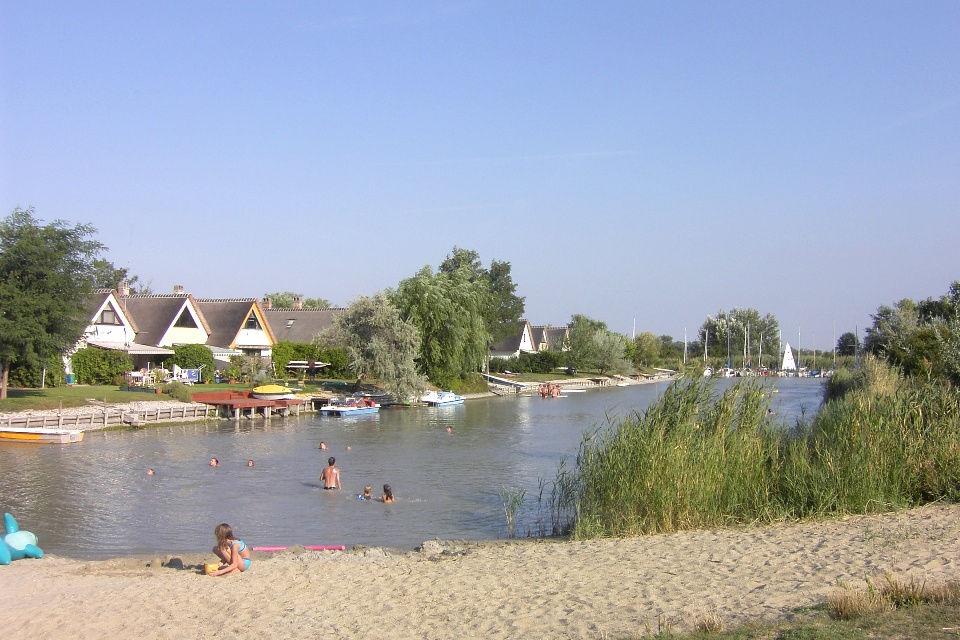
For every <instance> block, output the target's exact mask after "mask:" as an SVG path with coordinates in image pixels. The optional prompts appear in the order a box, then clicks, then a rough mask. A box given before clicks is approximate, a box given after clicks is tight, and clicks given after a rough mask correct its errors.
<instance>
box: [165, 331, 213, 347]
mask: <svg viewBox="0 0 960 640" xmlns="http://www.w3.org/2000/svg"><path fill="white" fill-rule="evenodd" d="M175 344H207V332H206V331H204V330H203V329H199V328H195V327H170V328H169V329H167V333H166V334H164V336H163V339H162V340H161V341H160V344H158V345H157V346H158V347H167V348H172V347H173V345H175Z"/></svg>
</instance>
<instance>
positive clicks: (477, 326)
mask: <svg viewBox="0 0 960 640" xmlns="http://www.w3.org/2000/svg"><path fill="white" fill-rule="evenodd" d="M489 299H490V294H489V289H488V286H487V282H486V281H485V280H482V279H481V280H471V279H470V270H469V269H468V268H465V267H462V268H458V269H456V270H454V271H447V272H443V271H440V272H437V273H436V274H434V273H433V272H432V271H431V269H430V267H423V268H422V269H421V270H420V271H419V273H417V275H415V276H414V277H412V278H407V279H406V280H404V281H402V282H401V283H400V286H399V287H398V288H397V292H396V294H395V295H394V297H393V301H394V304H395V305H396V306H397V308H398V309H399V310H400V316H401V317H402V318H403V319H404V320H409V321H410V322H412V323H413V325H414V326H415V327H417V330H418V331H419V333H420V354H419V356H418V358H417V362H418V364H419V367H420V371H421V372H422V373H423V374H424V375H426V376H427V377H428V378H429V379H430V380H431V381H432V382H433V383H434V384H436V385H438V386H441V387H448V386H450V384H451V383H452V382H453V381H454V380H456V379H457V378H459V377H461V376H462V375H464V374H466V373H471V372H475V371H478V370H479V369H480V367H481V365H482V363H483V361H484V357H485V356H486V353H487V347H488V345H489V344H490V334H489V332H488V330H487V324H486V321H485V319H484V315H483V313H484V310H485V309H487V308H488V302H489Z"/></svg>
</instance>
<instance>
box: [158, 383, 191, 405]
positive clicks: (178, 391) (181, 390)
mask: <svg viewBox="0 0 960 640" xmlns="http://www.w3.org/2000/svg"><path fill="white" fill-rule="evenodd" d="M163 392H164V393H165V394H167V395H168V396H170V397H171V398H173V399H174V400H179V401H180V402H193V394H192V393H191V392H190V389H189V387H187V385H185V384H183V383H182V382H168V383H167V384H165V385H163Z"/></svg>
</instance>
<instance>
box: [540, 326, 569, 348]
mask: <svg viewBox="0 0 960 640" xmlns="http://www.w3.org/2000/svg"><path fill="white" fill-rule="evenodd" d="M530 331H531V333H532V334H533V344H534V347H536V350H537V353H539V352H541V351H561V350H562V349H564V345H565V343H566V339H567V336H568V334H569V331H570V330H569V328H568V327H554V326H552V325H549V324H548V325H537V326H533V325H531V327H530Z"/></svg>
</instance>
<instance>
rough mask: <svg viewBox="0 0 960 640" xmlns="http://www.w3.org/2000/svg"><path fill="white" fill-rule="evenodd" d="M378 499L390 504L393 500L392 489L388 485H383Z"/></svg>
mask: <svg viewBox="0 0 960 640" xmlns="http://www.w3.org/2000/svg"><path fill="white" fill-rule="evenodd" d="M380 501H381V502H383V503H384V504H390V503H392V502H393V489H392V488H391V487H390V485H388V484H385V485H383V497H382V498H380Z"/></svg>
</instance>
